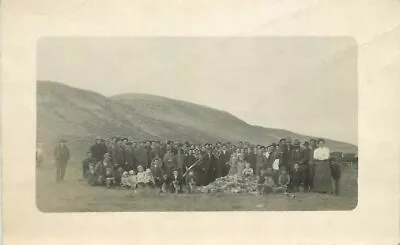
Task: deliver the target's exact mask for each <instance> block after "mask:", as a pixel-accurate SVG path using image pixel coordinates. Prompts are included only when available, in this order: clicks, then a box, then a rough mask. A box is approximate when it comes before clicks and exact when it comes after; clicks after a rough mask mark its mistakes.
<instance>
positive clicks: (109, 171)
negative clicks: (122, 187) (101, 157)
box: [106, 166, 115, 188]
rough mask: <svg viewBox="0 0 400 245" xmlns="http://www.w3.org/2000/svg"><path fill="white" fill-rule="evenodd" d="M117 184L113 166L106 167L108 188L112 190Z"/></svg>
mask: <svg viewBox="0 0 400 245" xmlns="http://www.w3.org/2000/svg"><path fill="white" fill-rule="evenodd" d="M114 183H115V177H114V169H113V167H112V166H107V167H106V186H107V187H108V188H110V187H111V186H113V185H114Z"/></svg>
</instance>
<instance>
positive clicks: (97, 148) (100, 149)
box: [90, 137, 108, 162]
mask: <svg viewBox="0 0 400 245" xmlns="http://www.w3.org/2000/svg"><path fill="white" fill-rule="evenodd" d="M90 152H91V153H92V158H93V159H94V160H95V161H96V162H100V161H102V160H103V157H104V154H106V153H107V152H108V149H107V146H106V145H105V143H103V141H102V139H101V138H100V137H97V138H96V141H95V143H94V145H92V146H91V147H90Z"/></svg>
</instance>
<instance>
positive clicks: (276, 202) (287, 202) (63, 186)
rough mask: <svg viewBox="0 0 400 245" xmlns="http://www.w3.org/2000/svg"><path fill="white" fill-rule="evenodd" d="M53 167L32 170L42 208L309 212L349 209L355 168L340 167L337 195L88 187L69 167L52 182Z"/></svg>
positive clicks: (353, 200)
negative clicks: (62, 177)
mask: <svg viewBox="0 0 400 245" xmlns="http://www.w3.org/2000/svg"><path fill="white" fill-rule="evenodd" d="M54 177H55V170H54V167H53V166H49V165H48V166H43V167H42V168H40V169H39V170H37V194H36V195H37V197H36V198H37V199H36V203H37V207H38V209H39V210H40V211H42V212H123V211H296V210H297V211H313V210H351V209H354V208H355V207H356V206H357V189H358V187H357V170H356V169H349V168H344V169H343V173H342V179H341V193H340V195H339V196H333V195H322V194H316V193H298V194H297V195H296V197H295V198H291V197H288V196H285V195H283V194H276V195H267V196H256V195H254V194H223V193H215V194H203V193H198V194H186V193H183V194H167V195H166V194H162V195H160V194H159V193H158V192H157V191H142V192H139V193H136V194H132V191H131V190H126V189H115V188H114V189H108V188H105V187H91V186H89V185H87V184H85V183H84V182H82V181H80V180H79V179H80V169H79V168H77V167H75V168H74V167H72V166H70V167H69V168H68V169H67V174H66V180H65V181H64V182H62V183H59V184H57V183H55V181H54Z"/></svg>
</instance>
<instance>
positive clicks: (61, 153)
mask: <svg viewBox="0 0 400 245" xmlns="http://www.w3.org/2000/svg"><path fill="white" fill-rule="evenodd" d="M66 143H67V141H66V140H65V139H62V140H60V142H59V144H57V145H56V147H55V148H54V161H55V165H56V181H57V183H59V182H60V181H63V180H64V176H65V169H66V168H67V163H68V161H69V158H70V152H69V149H68V147H67V145H66Z"/></svg>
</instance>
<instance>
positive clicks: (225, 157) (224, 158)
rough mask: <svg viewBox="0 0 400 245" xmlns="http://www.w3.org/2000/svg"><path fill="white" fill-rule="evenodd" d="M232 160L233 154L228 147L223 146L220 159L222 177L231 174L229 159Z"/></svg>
mask: <svg viewBox="0 0 400 245" xmlns="http://www.w3.org/2000/svg"><path fill="white" fill-rule="evenodd" d="M230 158H231V153H230V152H229V151H228V149H227V145H226V144H223V145H222V149H221V152H220V154H219V158H218V165H219V167H220V169H221V177H224V176H226V175H228V172H229V168H230V166H229V159H230Z"/></svg>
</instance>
